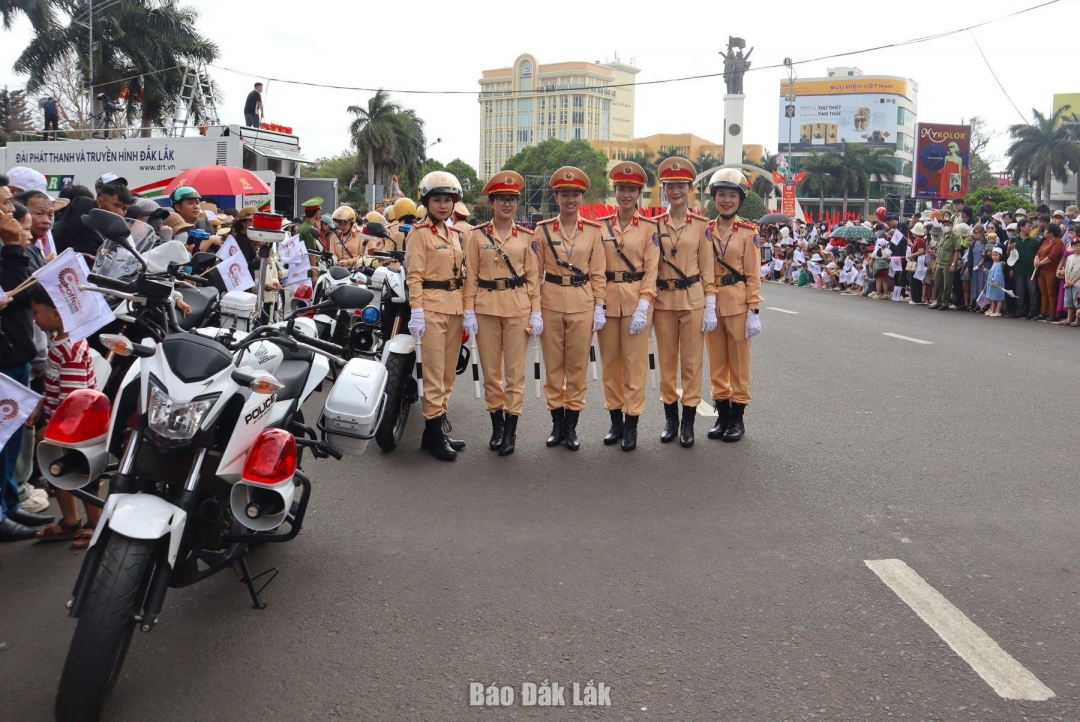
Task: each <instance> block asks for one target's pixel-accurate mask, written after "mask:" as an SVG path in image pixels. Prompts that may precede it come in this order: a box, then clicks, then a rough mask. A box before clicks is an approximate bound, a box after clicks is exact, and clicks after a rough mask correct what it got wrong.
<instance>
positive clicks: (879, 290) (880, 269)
mask: <svg viewBox="0 0 1080 722" xmlns="http://www.w3.org/2000/svg"><path fill="white" fill-rule="evenodd" d="M872 256H873V273H874V288H875V291H874V293H872V294H870V298H877V299H879V300H886V299H888V298H889V259H890V258H892V251H891V250H889V242H888V241H886V240H885V239H884V238H882V239H880V240H878V242H877V248H875V249H874V252H873V254H872Z"/></svg>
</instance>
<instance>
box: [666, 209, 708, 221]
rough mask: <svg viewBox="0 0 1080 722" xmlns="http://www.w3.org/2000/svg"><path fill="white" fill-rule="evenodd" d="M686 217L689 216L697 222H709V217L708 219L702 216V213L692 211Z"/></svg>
mask: <svg viewBox="0 0 1080 722" xmlns="http://www.w3.org/2000/svg"><path fill="white" fill-rule="evenodd" d="M665 215H666V214H665ZM686 215H688V216H692V217H694V218H695V219H697V220H699V221H707V220H709V217H708V216H703V215H701V214H700V213H694V212H692V211H687V212H686Z"/></svg>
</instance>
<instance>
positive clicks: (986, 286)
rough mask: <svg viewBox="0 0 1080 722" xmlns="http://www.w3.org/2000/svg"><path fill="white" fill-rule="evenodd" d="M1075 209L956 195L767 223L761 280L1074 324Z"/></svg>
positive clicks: (1078, 274)
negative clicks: (932, 202)
mask: <svg viewBox="0 0 1080 722" xmlns="http://www.w3.org/2000/svg"><path fill="white" fill-rule="evenodd" d="M1078 217H1080V208H1078V207H1077V206H1075V205H1070V206H1069V207H1067V208H1065V209H1060V210H1054V211H1051V210H1050V208H1048V207H1047V206H1045V205H1043V206H1039V207H1038V208H1037V209H1036V210H1035V211H1034V212H1033V213H1031V214H1029V213H1028V212H1027V211H1026V210H1024V209H1023V208H1020V209H1017V210H1016V211H1015V212H1008V211H1004V212H995V211H994V208H993V204H992V202H991V200H990V198H986V199H985V200H984V202H983V204H982V205H981V206H980V207H979V208H978V209H975V208H972V207H970V206H965V205H964V204H963V201H960V200H957V201H954V202H953V204H952V206H951V207H948V208H943V209H938V210H925V211H921V212H919V213H916V214H913V215H912V216H910V217H909V218H907V219H902V218H901V217H900V216H899V215H898V214H889V213H886V212H885V209H884V208H879V209H878V212H877V219H876V221H862V222H859V221H849V222H847V223H846V224H843V225H836V226H833V227H829V226H828V225H827V224H825V223H819V224H808V223H805V222H803V221H795V222H794V223H793V224H790V225H785V224H775V223H774V224H766V225H764V226H763V227H762V229H761V238H762V266H761V276H762V279H763V280H768V281H775V282H777V283H787V284H791V285H796V286H807V287H810V288H818V289H828V290H830V291H836V292H838V293H840V294H841V295H849V296H863V297H866V298H871V299H876V300H882V301H894V302H900V303H903V302H906V303H908V304H910V305H923V306H927V307H928V308H930V309H933V310H937V311H967V312H969V313H981V314H983V315H985V316H989V317H993V318H1001V317H1014V318H1022V319H1026V320H1029V321H1045V322H1048V323H1051V324H1058V325H1068V326H1073V327H1075V326H1080V317H1078V316H1077V307H1078V305H1080V290H1078V289H1080V239H1078V238H1077V232H1078V231H1080V222H1078V221H1077V218H1078Z"/></svg>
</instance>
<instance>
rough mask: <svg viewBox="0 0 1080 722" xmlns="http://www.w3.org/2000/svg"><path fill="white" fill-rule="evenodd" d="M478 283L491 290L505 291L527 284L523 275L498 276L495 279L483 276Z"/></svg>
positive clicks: (481, 286)
mask: <svg viewBox="0 0 1080 722" xmlns="http://www.w3.org/2000/svg"><path fill="white" fill-rule="evenodd" d="M476 285H477V286H479V287H480V288H486V289H488V290H489V291H505V290H506V289H508V288H521V287H522V286H524V285H525V279H524V278H523V277H522V276H518V277H517V278H496V279H495V280H493V281H486V280H484V279H482V278H481V279H479V280H478V281H477V282H476Z"/></svg>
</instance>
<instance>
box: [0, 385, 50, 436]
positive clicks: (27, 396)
mask: <svg viewBox="0 0 1080 722" xmlns="http://www.w3.org/2000/svg"><path fill="white" fill-rule="evenodd" d="M40 400H41V397H40V396H38V395H37V394H35V393H34V392H33V391H31V390H30V389H28V388H26V387H25V386H23V385H22V384H20V383H19V382H17V381H15V380H14V379H12V378H11V377H9V376H5V375H3V374H0V446H3V445H4V444H6V443H7V442H8V439H10V438H11V435H12V434H14V433H15V432H16V431H17V430H18V428H19V427H20V426H22V425H23V423H25V422H26V420H27V419H28V418H30V414H31V413H33V411H34V408H35V407H36V406H37V404H38V401H40Z"/></svg>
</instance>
